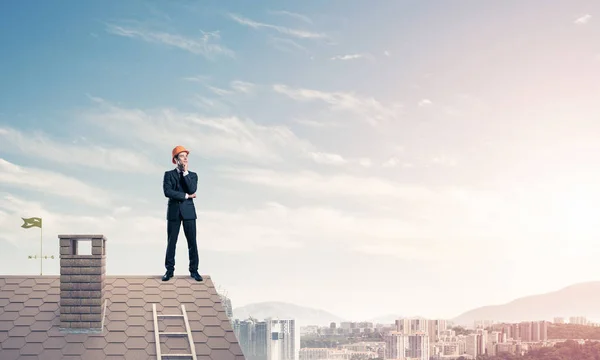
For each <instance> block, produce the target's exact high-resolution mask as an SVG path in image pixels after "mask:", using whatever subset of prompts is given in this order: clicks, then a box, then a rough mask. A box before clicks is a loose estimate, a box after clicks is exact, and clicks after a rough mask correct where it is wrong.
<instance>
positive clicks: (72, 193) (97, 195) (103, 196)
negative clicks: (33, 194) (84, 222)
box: [0, 158, 114, 207]
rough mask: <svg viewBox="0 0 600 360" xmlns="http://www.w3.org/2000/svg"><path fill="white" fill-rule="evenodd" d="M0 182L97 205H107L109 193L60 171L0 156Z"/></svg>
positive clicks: (109, 202) (110, 201) (110, 200)
mask: <svg viewBox="0 0 600 360" xmlns="http://www.w3.org/2000/svg"><path fill="white" fill-rule="evenodd" d="M0 184H3V185H7V186H12V187H17V188H19V189H21V190H25V191H32V190H33V191H39V192H42V193H46V194H52V195H58V196H61V197H64V198H67V199H70V200H72V201H75V202H78V203H83V204H87V205H92V206H97V207H109V206H110V205H111V204H112V202H113V201H114V197H113V195H112V194H111V193H109V192H107V191H105V190H102V189H99V188H96V187H94V186H92V185H88V184H86V183H84V182H82V181H80V180H77V179H75V178H72V177H69V176H65V175H62V174H60V173H56V172H52V171H47V170H41V169H36V168H27V167H22V166H18V165H15V164H13V163H11V162H9V161H6V160H5V159H2V158H0Z"/></svg>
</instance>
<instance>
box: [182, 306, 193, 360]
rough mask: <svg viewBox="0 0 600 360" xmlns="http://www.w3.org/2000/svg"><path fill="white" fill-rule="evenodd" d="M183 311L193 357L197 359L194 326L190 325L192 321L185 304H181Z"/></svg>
mask: <svg viewBox="0 0 600 360" xmlns="http://www.w3.org/2000/svg"><path fill="white" fill-rule="evenodd" d="M181 311H182V313H183V321H185V329H186V330H187V335H188V340H189V342H190V350H191V351H192V358H193V359H194V360H196V345H195V344H194V338H192V328H191V327H190V321H189V320H188V316H187V311H185V305H183V304H181Z"/></svg>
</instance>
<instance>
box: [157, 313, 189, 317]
mask: <svg viewBox="0 0 600 360" xmlns="http://www.w3.org/2000/svg"><path fill="white" fill-rule="evenodd" d="M156 316H158V317H183V315H180V314H167V315H156Z"/></svg>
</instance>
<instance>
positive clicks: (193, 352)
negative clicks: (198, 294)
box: [152, 304, 198, 360]
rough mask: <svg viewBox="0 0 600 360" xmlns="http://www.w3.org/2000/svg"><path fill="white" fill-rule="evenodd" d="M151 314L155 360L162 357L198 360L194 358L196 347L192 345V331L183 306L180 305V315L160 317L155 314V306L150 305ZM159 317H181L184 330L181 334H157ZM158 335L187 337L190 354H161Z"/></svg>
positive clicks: (160, 359)
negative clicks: (152, 318) (152, 317)
mask: <svg viewBox="0 0 600 360" xmlns="http://www.w3.org/2000/svg"><path fill="white" fill-rule="evenodd" d="M152 314H153V316H154V339H155V342H156V358H157V359H158V360H162V357H163V356H167V357H191V358H192V359H194V360H198V358H197V357H196V346H195V345H194V339H193V338H192V331H191V329H190V322H189V320H188V316H187V312H186V311H185V305H183V304H181V314H173V315H160V314H157V313H156V304H152ZM159 317H163V318H164V317H182V318H183V321H184V323H185V330H186V331H183V332H159V331H158V318H159ZM160 335H165V336H169V335H172V336H187V338H188V341H189V343H190V349H191V351H192V352H191V354H162V353H161V350H160Z"/></svg>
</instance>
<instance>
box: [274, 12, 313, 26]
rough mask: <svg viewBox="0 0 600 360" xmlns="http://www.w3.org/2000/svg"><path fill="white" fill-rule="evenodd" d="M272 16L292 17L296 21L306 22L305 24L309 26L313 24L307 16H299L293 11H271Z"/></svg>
mask: <svg viewBox="0 0 600 360" xmlns="http://www.w3.org/2000/svg"><path fill="white" fill-rule="evenodd" d="M269 13H270V14H273V15H284V16H289V17H292V18H294V19H298V20H300V21H304V22H305V23H308V24H312V23H313V21H312V20H311V19H310V18H309V17H308V16H306V15H302V14H298V13H295V12H291V11H286V10H270V11H269Z"/></svg>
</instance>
